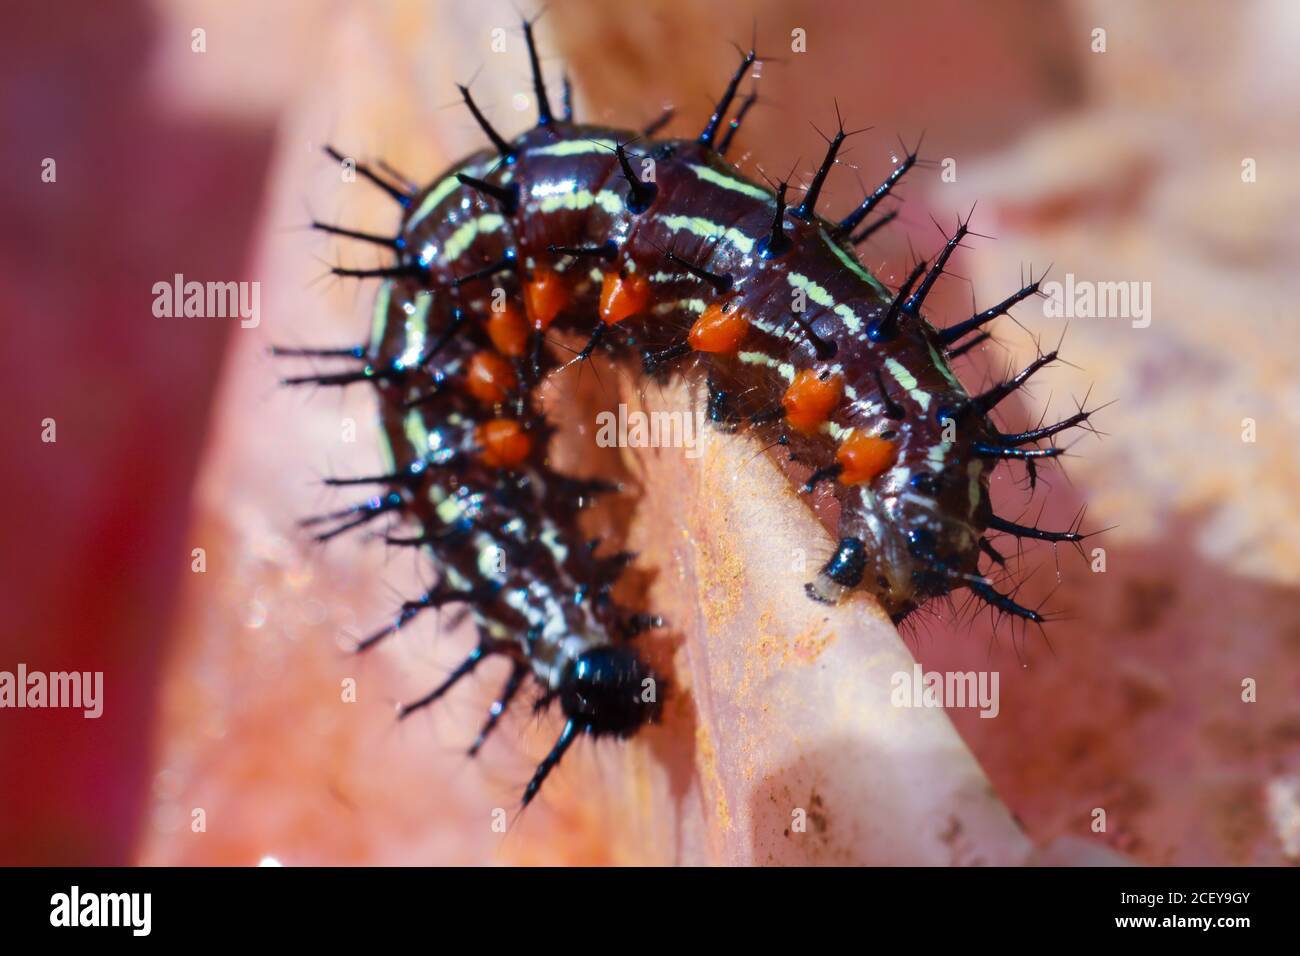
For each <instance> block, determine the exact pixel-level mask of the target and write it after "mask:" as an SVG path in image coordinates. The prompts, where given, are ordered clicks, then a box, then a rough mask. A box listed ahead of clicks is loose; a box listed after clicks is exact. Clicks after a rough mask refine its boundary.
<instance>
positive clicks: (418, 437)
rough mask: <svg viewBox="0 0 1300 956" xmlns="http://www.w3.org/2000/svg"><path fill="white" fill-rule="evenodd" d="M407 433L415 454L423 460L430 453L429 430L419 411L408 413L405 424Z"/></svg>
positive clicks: (414, 410)
mask: <svg viewBox="0 0 1300 956" xmlns="http://www.w3.org/2000/svg"><path fill="white" fill-rule="evenodd" d="M403 424H404V425H405V428H404V429H403V430H404V431H405V432H406V440H407V441H408V442H410V443H411V447H412V448H414V449H415V453H416V454H417V455H419V456H420V457H421V458H423V457H424V456H425V455H427V454H428V453H429V430H428V429H427V428H425V427H424V419H423V418H422V417H421V415H420V412H419V410H418V409H412V410H411V411H410V412H409V413H407V416H406V421H405V422H404V423H403Z"/></svg>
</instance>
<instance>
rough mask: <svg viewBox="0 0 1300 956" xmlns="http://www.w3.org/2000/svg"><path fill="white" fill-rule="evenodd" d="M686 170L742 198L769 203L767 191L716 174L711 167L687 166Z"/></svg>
mask: <svg viewBox="0 0 1300 956" xmlns="http://www.w3.org/2000/svg"><path fill="white" fill-rule="evenodd" d="M686 168H687V169H689V170H690V171H691V172H693V173H694V174H695V175H696V176H699V177H700V179H703V180H704V181H705V182H706V183H713V185H715V186H721V187H722V188H723V189H730V190H732V191H733V192H738V193H740V194H741V195H742V196H748V197H750V198H751V199H760V200H763V201H770V200H771V199H772V194H771V193H769V192H768V191H767V190H765V189H760V188H759V187H757V186H753V185H750V184H749V183H747V182H745V181H744V180H741V179H733V178H731V177H730V176H728V175H726V174H725V173H720V172H718V171H717V170H716V169H714V168H713V167H712V166H694V165H688V166H687V167H686Z"/></svg>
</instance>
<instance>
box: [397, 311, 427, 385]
mask: <svg viewBox="0 0 1300 956" xmlns="http://www.w3.org/2000/svg"><path fill="white" fill-rule="evenodd" d="M432 303H433V296H432V295H417V296H416V297H415V308H414V309H412V310H411V311H410V312H407V313H406V346H405V348H403V349H402V354H401V356H399V357H398V359H397V363H396V364H397V365H398V366H400V367H402V368H410V367H411V366H412V365H415V364H416V363H417V362H419V361H420V356H421V355H423V354H424V343H425V341H426V340H427V339H428V337H429V322H428V318H429V306H430V305H432Z"/></svg>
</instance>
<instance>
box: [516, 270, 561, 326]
mask: <svg viewBox="0 0 1300 956" xmlns="http://www.w3.org/2000/svg"><path fill="white" fill-rule="evenodd" d="M568 306H569V287H568V285H567V284H566V283H565V281H564V277H563V276H562V275H560V274H559V273H556V272H551V271H550V270H549V269H538V270H536V271H534V272H533V275H532V278H531V279H529V280H528V281H527V282H525V283H524V307H525V308H526V309H527V310H528V320H529V321H530V322H531V323H532V324H533V328H534V329H536V330H537V331H538V332H545V331H546V330H547V329H549V328H550V327H551V323H552V322H554V321H555V317H556V316H557V315H559V314H560V313H561V312H563V311H564V310H565V309H566V308H568Z"/></svg>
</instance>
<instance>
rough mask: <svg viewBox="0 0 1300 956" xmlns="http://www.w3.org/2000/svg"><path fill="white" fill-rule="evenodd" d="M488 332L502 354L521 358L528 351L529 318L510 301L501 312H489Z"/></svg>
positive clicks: (493, 343)
mask: <svg viewBox="0 0 1300 956" xmlns="http://www.w3.org/2000/svg"><path fill="white" fill-rule="evenodd" d="M487 334H488V338H489V339H491V340H492V345H493V346H495V347H496V350H497V351H498V352H500V353H501V354H502V355H506V356H509V357H510V358H520V357H522V356H523V355H524V353H526V352H527V351H528V320H527V319H525V318H524V317H523V315H522V314H521V313H520V311H519V309H518V307H517V306H515V305H513V304H512V303H510V302H507V303H506V304H505V308H503V309H502V310H501V311H500V312H495V311H493V312H489V313H488V317H487Z"/></svg>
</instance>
